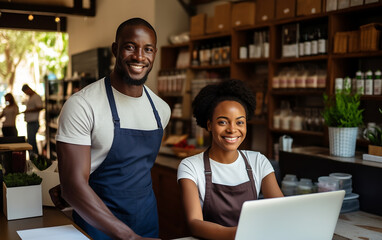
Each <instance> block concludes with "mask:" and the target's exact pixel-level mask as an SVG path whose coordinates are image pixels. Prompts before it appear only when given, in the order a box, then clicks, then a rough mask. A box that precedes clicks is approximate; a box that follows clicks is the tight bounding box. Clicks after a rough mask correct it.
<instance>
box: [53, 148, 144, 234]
mask: <svg viewBox="0 0 382 240" xmlns="http://www.w3.org/2000/svg"><path fill="white" fill-rule="evenodd" d="M57 155H58V169H59V173H60V183H61V191H62V197H63V198H64V199H65V200H66V201H67V202H68V203H69V204H70V205H71V206H72V207H73V208H74V210H75V211H76V212H77V213H78V214H79V215H80V216H81V217H82V218H83V219H84V220H85V221H86V222H88V223H89V224H90V225H92V226H94V227H95V228H97V229H99V230H101V231H102V232H104V233H105V234H107V235H108V236H110V237H112V238H113V239H140V237H139V236H138V235H136V234H135V233H134V231H132V230H131V229H130V228H129V227H128V226H127V225H126V224H124V223H123V222H122V221H120V220H119V219H118V218H116V217H115V216H114V215H113V213H112V212H111V211H110V210H109V209H108V208H107V206H106V205H105V204H104V203H103V202H102V200H101V199H100V198H99V197H98V196H97V194H96V193H95V192H94V191H93V189H92V188H91V187H90V186H89V184H88V181H89V176H90V146H85V145H75V144H68V143H63V142H59V141H57Z"/></svg>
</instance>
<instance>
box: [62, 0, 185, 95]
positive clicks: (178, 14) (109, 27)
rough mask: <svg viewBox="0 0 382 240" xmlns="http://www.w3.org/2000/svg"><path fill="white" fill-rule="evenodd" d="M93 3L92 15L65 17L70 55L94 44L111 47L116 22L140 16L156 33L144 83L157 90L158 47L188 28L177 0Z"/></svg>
mask: <svg viewBox="0 0 382 240" xmlns="http://www.w3.org/2000/svg"><path fill="white" fill-rule="evenodd" d="M96 4H97V5H96V16H95V17H79V16H78V17H77V16H70V17H68V26H67V30H68V34H69V55H72V54H75V53H79V52H83V51H86V50H89V49H93V48H97V47H111V44H112V43H113V41H114V38H115V31H116V30H117V27H118V26H119V24H120V23H122V22H123V21H125V20H127V19H129V18H132V17H141V18H143V19H145V20H147V21H148V22H149V23H151V24H152V25H153V27H154V28H155V30H156V31H157V35H158V44H157V47H158V55H157V56H156V60H155V63H154V68H153V70H152V72H151V74H150V76H149V80H148V81H147V85H148V86H149V87H150V88H151V89H152V90H153V91H156V89H157V82H156V76H157V72H158V70H159V62H160V51H159V49H160V46H162V45H167V44H168V42H167V38H168V36H169V34H173V33H179V32H183V31H187V30H188V29H189V27H188V26H189V25H188V21H189V20H188V16H187V14H186V13H185V11H184V10H183V8H182V7H181V6H180V4H179V2H178V0H139V1H138V0H97V2H96ZM70 66H71V65H70V64H69V70H68V73H69V74H71V67H70Z"/></svg>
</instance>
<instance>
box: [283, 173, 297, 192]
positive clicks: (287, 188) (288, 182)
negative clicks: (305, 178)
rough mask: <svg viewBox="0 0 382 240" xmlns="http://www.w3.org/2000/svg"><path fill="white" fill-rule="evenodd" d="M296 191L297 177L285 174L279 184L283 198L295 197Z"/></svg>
mask: <svg viewBox="0 0 382 240" xmlns="http://www.w3.org/2000/svg"><path fill="white" fill-rule="evenodd" d="M296 190H297V177H296V175H293V174H286V175H285V177H284V178H283V181H282V182H281V191H282V192H283V194H284V195H285V196H291V195H295V194H296Z"/></svg>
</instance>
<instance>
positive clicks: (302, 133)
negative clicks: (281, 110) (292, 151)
mask: <svg viewBox="0 0 382 240" xmlns="http://www.w3.org/2000/svg"><path fill="white" fill-rule="evenodd" d="M270 131H271V132H273V133H277V134H290V135H300V136H312V137H313V136H316V137H323V136H324V133H323V132H315V131H291V130H283V129H274V128H270Z"/></svg>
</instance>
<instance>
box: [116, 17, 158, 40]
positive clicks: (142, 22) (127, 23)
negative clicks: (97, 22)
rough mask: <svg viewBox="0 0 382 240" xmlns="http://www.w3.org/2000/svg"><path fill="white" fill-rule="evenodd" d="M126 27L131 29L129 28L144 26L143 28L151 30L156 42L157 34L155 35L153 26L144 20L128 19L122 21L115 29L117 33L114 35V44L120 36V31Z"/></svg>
mask: <svg viewBox="0 0 382 240" xmlns="http://www.w3.org/2000/svg"><path fill="white" fill-rule="evenodd" d="M126 26H129V27H131V26H145V27H147V28H149V29H151V30H152V31H153V32H154V35H155V43H156V42H157V33H156V31H155V29H154V28H153V26H151V24H150V23H148V22H147V21H146V20H144V19H142V18H130V19H128V20H126V21H124V22H123V23H121V24H120V25H119V27H118V28H117V32H116V34H115V41H116V42H118V39H119V37H120V35H121V32H122V30H123V29H124V28H125V27H126Z"/></svg>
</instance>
